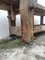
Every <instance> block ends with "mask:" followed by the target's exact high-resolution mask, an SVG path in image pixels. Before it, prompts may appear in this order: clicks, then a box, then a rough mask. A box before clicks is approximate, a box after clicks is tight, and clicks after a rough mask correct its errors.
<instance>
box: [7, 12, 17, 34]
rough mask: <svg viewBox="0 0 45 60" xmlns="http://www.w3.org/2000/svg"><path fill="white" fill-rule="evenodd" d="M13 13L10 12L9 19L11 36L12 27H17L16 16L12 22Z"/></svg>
mask: <svg viewBox="0 0 45 60" xmlns="http://www.w3.org/2000/svg"><path fill="white" fill-rule="evenodd" d="M11 14H12V13H11V11H8V19H9V31H10V35H12V34H13V31H12V27H15V26H16V15H15V14H14V17H15V19H13V20H12V16H11Z"/></svg>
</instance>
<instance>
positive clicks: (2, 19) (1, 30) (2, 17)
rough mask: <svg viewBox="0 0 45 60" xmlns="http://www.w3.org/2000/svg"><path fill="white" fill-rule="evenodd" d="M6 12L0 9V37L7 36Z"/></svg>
mask: <svg viewBox="0 0 45 60" xmlns="http://www.w3.org/2000/svg"><path fill="white" fill-rule="evenodd" d="M7 16H8V12H7V11H4V10H0V39H2V38H6V37H9V22H8V18H7Z"/></svg>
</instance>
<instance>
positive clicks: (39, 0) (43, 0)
mask: <svg viewBox="0 0 45 60" xmlns="http://www.w3.org/2000/svg"><path fill="white" fill-rule="evenodd" d="M37 3H38V4H40V5H43V6H45V0H37Z"/></svg>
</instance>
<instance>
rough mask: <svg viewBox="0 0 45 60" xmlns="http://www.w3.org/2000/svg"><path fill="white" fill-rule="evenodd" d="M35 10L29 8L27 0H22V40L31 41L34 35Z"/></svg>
mask: <svg viewBox="0 0 45 60" xmlns="http://www.w3.org/2000/svg"><path fill="white" fill-rule="evenodd" d="M33 13H34V10H29V9H28V4H27V0H20V14H21V31H22V40H24V41H26V42H29V41H31V38H32V37H33V17H34V15H33Z"/></svg>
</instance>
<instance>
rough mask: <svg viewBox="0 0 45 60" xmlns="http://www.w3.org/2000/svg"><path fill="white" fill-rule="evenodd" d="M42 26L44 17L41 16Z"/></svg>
mask: <svg viewBox="0 0 45 60" xmlns="http://www.w3.org/2000/svg"><path fill="white" fill-rule="evenodd" d="M41 25H43V16H41Z"/></svg>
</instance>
